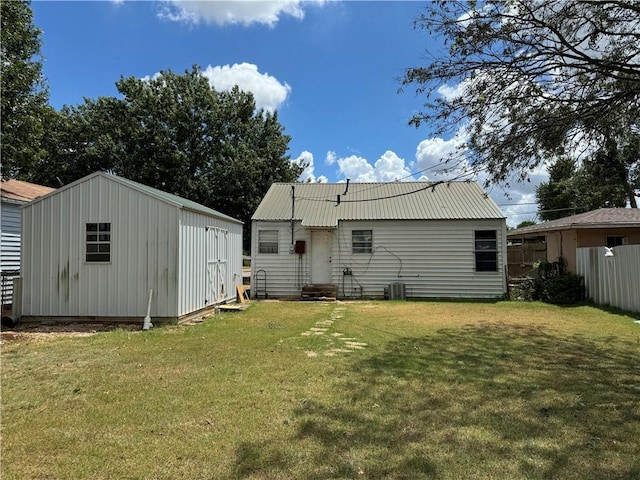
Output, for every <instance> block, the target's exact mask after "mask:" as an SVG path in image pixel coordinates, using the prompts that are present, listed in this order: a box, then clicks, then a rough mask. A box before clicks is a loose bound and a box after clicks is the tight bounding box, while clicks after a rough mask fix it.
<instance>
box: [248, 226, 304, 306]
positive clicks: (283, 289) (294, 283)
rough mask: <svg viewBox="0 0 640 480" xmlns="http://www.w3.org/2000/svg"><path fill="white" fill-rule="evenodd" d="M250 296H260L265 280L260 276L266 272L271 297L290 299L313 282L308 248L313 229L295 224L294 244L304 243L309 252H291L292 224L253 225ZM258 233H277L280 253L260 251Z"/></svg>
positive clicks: (267, 288)
mask: <svg viewBox="0 0 640 480" xmlns="http://www.w3.org/2000/svg"><path fill="white" fill-rule="evenodd" d="M251 228H252V232H251V239H252V241H251V295H252V296H255V294H256V293H257V294H260V293H261V291H260V289H261V288H262V280H261V279H260V278H261V277H259V276H258V275H262V274H261V273H260V274H259V273H258V272H260V271H261V270H264V272H265V273H266V282H265V283H266V293H267V294H268V296H269V297H275V298H277V297H290V296H296V295H299V294H300V290H301V289H302V287H303V286H304V285H307V284H308V283H310V282H311V270H310V259H311V256H310V254H309V248H310V245H311V236H310V230H309V229H306V228H303V227H302V226H301V225H300V222H294V236H293V237H294V242H295V241H297V240H300V241H304V242H305V245H306V251H307V253H305V254H302V255H298V254H296V253H291V252H290V248H291V245H292V244H291V222H255V221H254V222H252V225H251ZM258 230H277V231H278V253H277V254H275V253H269V254H260V253H259V252H258Z"/></svg>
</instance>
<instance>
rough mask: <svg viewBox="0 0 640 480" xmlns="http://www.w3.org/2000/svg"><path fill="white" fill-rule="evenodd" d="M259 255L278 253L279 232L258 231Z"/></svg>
mask: <svg viewBox="0 0 640 480" xmlns="http://www.w3.org/2000/svg"><path fill="white" fill-rule="evenodd" d="M258 253H278V230H259V231H258Z"/></svg>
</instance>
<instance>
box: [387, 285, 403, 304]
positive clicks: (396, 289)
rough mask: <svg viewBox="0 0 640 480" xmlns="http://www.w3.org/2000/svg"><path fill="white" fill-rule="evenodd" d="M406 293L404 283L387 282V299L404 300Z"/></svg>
mask: <svg viewBox="0 0 640 480" xmlns="http://www.w3.org/2000/svg"><path fill="white" fill-rule="evenodd" d="M406 299H407V293H406V288H405V284H404V283H390V284H389V300H406Z"/></svg>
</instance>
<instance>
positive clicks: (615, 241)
mask: <svg viewBox="0 0 640 480" xmlns="http://www.w3.org/2000/svg"><path fill="white" fill-rule="evenodd" d="M618 245H624V237H622V236H619V235H611V236H607V247H609V248H613V247H617V246H618Z"/></svg>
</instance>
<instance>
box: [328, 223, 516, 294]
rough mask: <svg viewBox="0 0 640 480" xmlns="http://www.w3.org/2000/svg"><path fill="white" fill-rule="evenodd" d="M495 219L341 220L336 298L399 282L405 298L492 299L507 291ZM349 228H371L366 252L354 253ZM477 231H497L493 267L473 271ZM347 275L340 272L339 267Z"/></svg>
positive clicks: (502, 245) (501, 234)
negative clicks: (348, 271) (347, 272)
mask: <svg viewBox="0 0 640 480" xmlns="http://www.w3.org/2000/svg"><path fill="white" fill-rule="evenodd" d="M503 225H504V222H503V221H500V220H434V221H395V222H383V221H377V222H341V223H340V227H339V230H338V231H339V235H338V236H337V238H336V242H335V245H336V246H337V249H336V250H337V252H335V254H334V259H337V261H334V262H333V263H332V265H333V278H334V283H335V284H337V285H338V287H339V292H340V296H345V297H349V296H358V295H360V294H362V295H363V296H365V297H379V296H382V295H383V294H384V287H385V286H387V285H389V284H390V283H404V284H405V286H406V287H405V288H406V295H407V297H408V298H411V297H413V298H429V297H431V298H438V297H443V298H444V297H448V298H495V297H498V296H501V295H503V294H504V292H505V291H506V279H505V273H504V262H505V259H506V240H505V237H506V235H505V233H506V232H505V230H504V227H503ZM352 230H372V232H373V251H372V253H371V254H362V253H360V254H353V253H352V250H351V231H352ZM476 230H497V245H498V271H497V272H476V271H475V253H474V247H475V237H474V232H475V231H476ZM345 268H349V269H351V272H352V275H351V276H350V277H351V278H349V276H348V275H347V276H345V275H343V272H344V269H345Z"/></svg>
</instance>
